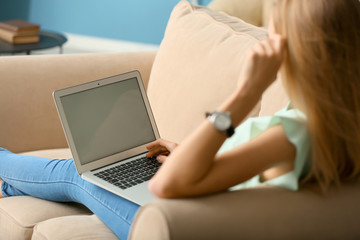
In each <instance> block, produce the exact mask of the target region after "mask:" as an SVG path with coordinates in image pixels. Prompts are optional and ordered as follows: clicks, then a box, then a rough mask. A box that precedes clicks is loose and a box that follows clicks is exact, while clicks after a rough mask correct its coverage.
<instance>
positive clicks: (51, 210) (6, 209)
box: [0, 196, 91, 240]
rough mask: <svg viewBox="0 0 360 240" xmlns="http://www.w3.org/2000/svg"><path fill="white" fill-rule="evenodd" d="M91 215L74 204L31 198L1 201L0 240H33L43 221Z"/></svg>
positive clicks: (23, 197)
mask: <svg viewBox="0 0 360 240" xmlns="http://www.w3.org/2000/svg"><path fill="white" fill-rule="evenodd" d="M77 214H81V215H84V214H91V212H90V211H89V210H88V209H87V208H85V207H83V206H81V205H79V204H74V203H67V204H65V203H63V204H61V203H55V202H50V201H46V200H42V199H38V198H33V197H29V196H21V197H9V198H2V199H0V233H1V235H0V239H6V240H23V239H24V240H27V239H31V235H32V233H33V227H34V226H35V225H36V224H37V223H39V222H42V221H45V220H47V219H51V218H54V217H59V216H68V215H77Z"/></svg>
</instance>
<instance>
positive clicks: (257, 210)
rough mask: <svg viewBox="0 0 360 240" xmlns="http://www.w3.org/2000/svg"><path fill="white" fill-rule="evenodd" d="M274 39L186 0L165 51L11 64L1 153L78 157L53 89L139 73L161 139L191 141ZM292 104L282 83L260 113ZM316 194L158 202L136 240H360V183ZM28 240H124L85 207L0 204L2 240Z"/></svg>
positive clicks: (5, 78)
mask: <svg viewBox="0 0 360 240" xmlns="http://www.w3.org/2000/svg"><path fill="white" fill-rule="evenodd" d="M247 2H248V4H250V2H251V1H250V2H249V1H247ZM255 2H257V3H259V2H260V1H254V3H255ZM214 8H215V7H214ZM265 37H266V32H265V30H263V29H261V28H257V27H254V26H252V25H249V24H247V23H245V22H243V21H241V20H239V19H236V18H232V17H229V16H227V15H224V14H219V13H216V12H212V11H210V10H208V9H203V8H195V7H192V6H191V5H190V4H188V3H187V2H181V3H180V4H179V5H178V6H177V7H176V8H175V9H174V12H173V14H172V16H171V19H170V20H169V24H168V27H167V30H166V34H165V36H164V40H163V42H162V44H161V47H160V49H159V51H158V52H157V53H153V52H140V53H106V54H76V55H53V56H16V57H1V58H0V73H1V75H0V82H1V86H0V103H1V105H0V120H1V124H0V134H1V137H0V146H1V147H4V148H8V149H9V150H12V151H14V152H26V153H25V154H29V155H36V156H45V157H51V158H70V157H71V153H70V151H69V150H68V149H67V144H66V141H65V138H64V135H63V131H62V129H61V125H60V122H59V120H58V116H57V113H56V109H55V106H54V103H53V100H52V96H51V93H52V91H53V90H55V89H60V88H63V87H67V86H71V85H75V84H79V83H83V82H87V81H91V80H95V79H99V78H103V77H107V76H111V75H115V74H119V73H122V72H126V71H131V70H135V69H137V70H139V71H140V72H141V74H142V77H143V80H144V82H145V86H146V88H147V91H148V96H149V100H150V103H151V105H152V108H153V111H154V114H155V118H156V121H157V124H158V127H159V130H160V134H161V136H162V137H163V138H167V139H169V140H172V141H176V142H181V140H182V139H183V138H184V137H185V136H186V135H187V134H188V133H189V132H191V131H192V130H193V129H194V128H195V127H196V126H197V125H198V124H199V123H200V122H201V121H202V120H203V118H204V112H205V111H211V110H214V109H215V108H216V107H217V106H218V105H219V104H220V103H221V101H222V100H224V99H225V98H226V96H227V95H228V94H230V93H231V92H232V91H233V89H234V88H235V87H236V84H237V76H238V72H239V66H240V65H241V61H242V59H243V57H244V54H245V52H246V51H247V50H248V49H249V48H250V47H251V46H252V45H253V44H255V43H256V42H258V41H260V40H262V39H264V38H265ZM286 103H287V97H286V95H285V94H284V91H283V89H282V87H281V83H280V81H276V82H275V84H273V85H272V86H271V87H270V88H269V89H268V90H267V91H266V92H265V93H264V95H263V97H262V99H261V102H259V104H258V105H257V106H256V107H255V109H254V110H253V111H252V113H251V114H250V115H251V116H259V115H260V116H263V115H268V114H271V113H273V112H275V111H276V110H278V109H280V108H282V107H283V106H284V105H285V104H286ZM0 167H1V166H0ZM312 188H313V187H312V186H311V185H307V186H304V187H303V188H302V189H301V190H300V191H299V192H296V193H295V192H291V191H288V190H284V189H279V188H275V187H270V186H263V187H259V188H254V189H247V190H240V191H234V192H226V193H222V194H217V195H212V196H205V197H201V198H194V199H177V200H165V199H159V200H155V201H154V202H151V203H149V204H147V205H145V206H143V207H141V208H140V210H139V212H138V213H137V216H136V218H135V221H134V223H133V226H132V229H131V233H130V236H129V239H140V240H144V239H359V238H360V228H359V222H360V207H359V204H358V203H359V202H360V184H359V183H348V184H344V185H343V186H342V187H341V188H338V189H331V190H330V192H329V193H328V194H326V195H325V196H323V195H320V194H318V193H316V191H313V190H312ZM23 239H33V240H44V239H47V240H50V239H51V240H55V239H56V240H57V239H58V240H60V239H61V240H63V239H117V238H116V236H115V235H114V234H113V233H112V232H111V231H110V230H109V229H108V228H107V227H106V226H105V225H104V224H103V223H102V222H101V221H100V220H99V219H98V218H97V217H96V216H95V215H93V214H92V213H91V212H90V211H89V210H87V209H86V208H85V207H83V206H81V205H79V204H74V203H71V204H70V203H54V202H49V201H46V200H41V199H36V198H33V197H28V196H26V197H11V198H5V199H0V240H23Z"/></svg>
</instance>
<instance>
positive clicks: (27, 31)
mask: <svg viewBox="0 0 360 240" xmlns="http://www.w3.org/2000/svg"><path fill="white" fill-rule="evenodd" d="M39 30H40V26H39V25H37V24H34V23H30V22H27V21H23V20H9V21H4V22H0V39H2V40H5V41H6V42H9V43H12V44H25V43H36V42H39V40H40V37H39Z"/></svg>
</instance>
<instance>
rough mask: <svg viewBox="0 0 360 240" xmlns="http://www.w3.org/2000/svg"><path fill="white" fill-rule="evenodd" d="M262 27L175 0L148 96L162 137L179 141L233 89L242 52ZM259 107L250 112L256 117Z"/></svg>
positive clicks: (261, 36)
mask: <svg viewBox="0 0 360 240" xmlns="http://www.w3.org/2000/svg"><path fill="white" fill-rule="evenodd" d="M265 38H266V31H265V30H264V29H261V28H258V27H255V26H253V25H250V24H248V23H246V22H244V21H242V20H240V19H238V18H235V17H231V16H228V15H226V14H224V13H219V12H215V11H212V10H210V9H208V8H205V7H199V6H193V5H191V4H190V3H188V2H186V1H182V2H180V3H179V4H178V5H177V6H176V7H175V8H174V10H173V12H172V14H171V17H170V20H169V22H168V26H167V29H166V32H165V36H164V38H163V41H162V43H161V45H160V49H159V51H158V53H157V55H156V58H155V61H154V64H153V68H152V71H151V75H150V80H149V85H148V96H149V100H150V103H151V106H152V109H153V111H154V115H155V118H156V121H157V124H158V127H159V131H160V135H161V136H162V137H163V138H166V139H169V140H172V141H175V142H181V141H182V140H183V139H184V137H185V136H187V135H188V134H189V133H190V132H191V131H193V130H194V129H195V128H196V127H197V126H198V125H199V124H200V123H201V121H202V120H203V119H204V113H205V112H206V111H213V110H215V109H216V108H217V107H218V106H219V105H220V104H221V103H222V102H223V101H224V100H225V99H226V98H227V96H229V95H230V94H231V93H232V92H233V91H234V89H235V88H236V87H237V82H238V76H239V69H240V66H241V61H242V59H243V57H244V55H245V52H246V51H247V50H248V49H249V48H250V47H251V46H253V45H254V44H255V43H257V42H258V41H259V40H263V39H265ZM258 112H259V106H257V107H256V108H255V109H254V111H253V112H252V113H251V116H257V115H258Z"/></svg>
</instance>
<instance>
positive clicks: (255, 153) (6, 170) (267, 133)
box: [0, 0, 360, 239]
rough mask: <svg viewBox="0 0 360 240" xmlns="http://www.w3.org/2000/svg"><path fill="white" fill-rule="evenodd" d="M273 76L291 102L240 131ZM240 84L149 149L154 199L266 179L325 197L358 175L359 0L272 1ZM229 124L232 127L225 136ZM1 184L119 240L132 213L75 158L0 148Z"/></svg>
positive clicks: (134, 208)
mask: <svg viewBox="0 0 360 240" xmlns="http://www.w3.org/2000/svg"><path fill="white" fill-rule="evenodd" d="M279 70H280V72H281V75H282V79H283V84H284V86H285V88H286V90H287V93H288V94H289V97H290V99H291V104H289V106H288V107H286V108H285V109H283V110H281V111H280V112H278V113H277V114H275V115H274V116H271V117H263V118H255V119H250V120H247V121H246V122H245V123H243V124H241V125H240V126H238V125H239V123H240V122H241V121H242V120H243V119H244V118H245V116H246V115H247V114H248V112H249V111H250V110H251V109H252V108H253V106H254V105H255V103H256V102H257V101H258V100H259V99H260V97H261V95H262V93H263V92H264V91H265V89H266V88H267V87H268V86H269V85H270V84H271V83H272V82H273V81H274V80H275V77H276V75H277V72H278V71H279ZM239 78H240V79H239V83H241V84H239V86H238V88H237V89H236V90H235V92H234V93H233V94H232V95H231V96H229V98H228V99H227V100H226V101H225V102H224V103H222V104H221V105H220V107H219V108H218V109H217V112H214V113H212V114H211V115H210V116H209V117H208V119H205V120H204V122H203V123H202V124H201V126H199V128H198V129H197V130H196V131H195V132H194V133H192V134H191V135H190V136H189V137H188V138H187V139H186V140H185V141H184V142H183V143H182V144H181V146H177V144H175V143H171V142H168V141H166V140H162V139H160V140H158V141H156V142H153V143H151V144H150V145H149V146H148V149H149V153H148V157H151V156H157V158H158V160H159V161H160V162H163V166H162V167H161V169H160V170H159V172H158V173H157V174H156V175H155V176H154V177H153V179H152V180H151V182H150V185H149V187H150V189H151V191H152V192H153V193H154V194H155V195H157V196H159V197H163V198H176V197H190V196H197V195H204V194H211V193H216V192H221V191H226V190H227V189H229V188H231V187H233V186H237V187H238V188H242V187H250V186H256V185H259V184H264V183H265V184H272V185H276V186H282V187H285V188H289V189H292V190H297V188H298V183H299V181H309V180H313V181H316V182H317V183H318V185H319V186H320V187H321V189H322V190H323V191H325V190H326V189H327V188H328V187H329V186H330V185H332V184H336V185H338V184H340V183H341V182H342V181H345V180H357V179H359V175H360V159H359V158H360V157H359V156H360V148H359V147H358V146H359V144H360V91H359V90H360V2H359V0H317V1H313V0H278V1H277V2H276V4H275V6H274V10H273V18H272V22H271V24H270V27H269V39H268V40H266V41H264V42H261V43H259V44H257V45H256V46H255V47H254V48H253V49H252V50H251V51H250V52H249V54H248V56H247V61H246V62H245V64H244V65H243V66H242V71H241V74H240V77H239ZM232 126H238V127H237V129H236V131H235V134H234V136H232V137H231V138H228V136H230V135H232V133H233V129H232ZM226 139H227V140H226ZM170 153H171V154H170ZM10 166H11V167H10ZM0 178H1V179H3V181H4V182H3V183H2V186H1V193H2V194H3V195H4V196H5V197H8V196H19V195H31V196H35V197H39V198H44V199H48V200H53V201H64V202H66V201H75V202H79V203H82V204H84V205H86V206H87V207H88V208H89V209H90V210H92V211H93V212H94V213H95V214H96V215H97V216H98V217H99V218H100V219H101V220H102V221H103V222H104V223H105V224H106V225H107V226H108V227H109V228H110V229H111V230H112V231H113V232H114V233H115V234H116V235H117V236H119V237H120V238H121V239H126V237H127V234H128V231H129V228H130V225H131V222H132V220H133V217H134V214H135V213H136V211H137V209H138V206H137V205H135V204H133V203H131V202H128V201H127V200H124V199H122V198H120V197H118V196H116V195H114V194H112V193H110V192H108V191H106V190H103V189H101V188H98V187H96V186H94V185H93V184H90V183H88V182H86V181H84V180H82V179H81V178H80V177H79V176H78V174H77V173H76V170H75V167H74V164H73V161H72V160H71V159H69V160H57V159H55V160H50V159H45V158H38V157H29V156H21V155H16V154H13V153H11V152H9V151H7V150H5V149H0ZM239 184H240V185H239Z"/></svg>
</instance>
